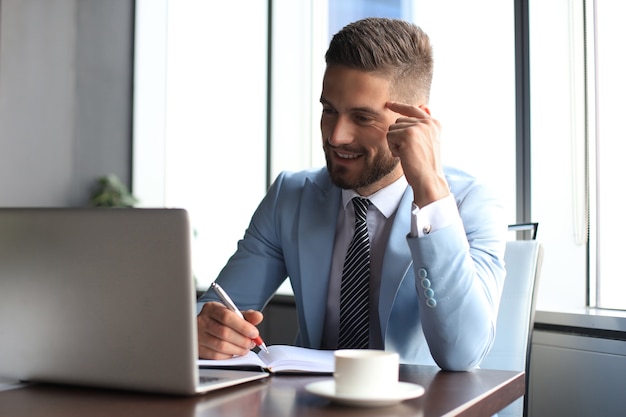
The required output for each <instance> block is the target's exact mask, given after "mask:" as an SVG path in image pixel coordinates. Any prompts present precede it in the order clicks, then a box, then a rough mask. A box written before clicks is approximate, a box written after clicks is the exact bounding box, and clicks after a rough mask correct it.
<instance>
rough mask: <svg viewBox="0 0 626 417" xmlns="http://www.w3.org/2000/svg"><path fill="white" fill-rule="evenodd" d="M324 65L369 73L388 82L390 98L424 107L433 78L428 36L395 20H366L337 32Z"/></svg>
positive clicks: (414, 26)
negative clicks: (379, 76) (384, 78)
mask: <svg viewBox="0 0 626 417" xmlns="http://www.w3.org/2000/svg"><path fill="white" fill-rule="evenodd" d="M326 65H329V66H330V65H343V66H346V67H348V68H353V69H357V70H360V71H365V72H372V73H375V74H378V75H381V76H384V77H386V78H389V79H390V81H391V86H392V91H391V94H392V97H394V98H396V99H400V100H405V101H409V103H411V104H414V103H415V102H416V101H418V102H420V103H419V104H423V103H427V102H428V99H429V96H430V86H431V83H432V78H433V53H432V46H431V45H430V40H429V38H428V35H426V33H425V32H424V31H423V30H422V29H420V28H419V27H418V26H416V25H414V24H412V23H409V22H405V21H403V20H398V19H387V18H366V19H362V20H359V21H356V22H354V23H350V24H349V25H347V26H345V27H344V28H343V29H341V30H340V31H339V32H337V33H336V34H335V35H334V36H333V38H332V40H331V41H330V46H329V47H328V50H327V51H326Z"/></svg>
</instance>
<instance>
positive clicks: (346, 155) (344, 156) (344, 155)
mask: <svg viewBox="0 0 626 417" xmlns="http://www.w3.org/2000/svg"><path fill="white" fill-rule="evenodd" d="M335 154H336V155H337V156H338V157H340V158H342V159H355V158H358V157H359V156H361V155H360V154H351V153H341V152H338V151H335Z"/></svg>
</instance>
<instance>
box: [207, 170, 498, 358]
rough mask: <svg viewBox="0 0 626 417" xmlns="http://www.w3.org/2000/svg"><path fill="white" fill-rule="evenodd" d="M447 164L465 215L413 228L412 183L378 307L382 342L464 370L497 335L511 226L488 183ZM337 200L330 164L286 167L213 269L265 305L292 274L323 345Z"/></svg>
mask: <svg viewBox="0 0 626 417" xmlns="http://www.w3.org/2000/svg"><path fill="white" fill-rule="evenodd" d="M445 172H446V177H447V180H448V184H449V185H450V189H451V191H452V193H453V194H454V197H455V199H456V202H457V206H458V208H459V213H460V215H461V219H462V223H463V224H455V225H452V226H448V227H445V228H443V229H441V230H438V231H436V232H433V233H431V234H429V235H426V236H423V237H420V238H411V237H408V232H409V231H410V225H411V223H410V222H411V218H410V217H411V204H412V197H413V192H412V190H411V188H410V187H407V190H406V191H405V193H404V196H403V198H402V201H401V202H400V206H399V208H398V212H397V214H396V217H395V220H394V224H393V226H392V229H391V235H390V237H389V242H388V244H387V248H386V251H385V255H384V261H383V270H382V276H381V288H380V299H379V311H378V313H379V319H380V323H381V334H382V335H383V339H384V344H385V350H391V351H396V352H398V353H399V354H400V360H401V362H402V363H417V364H434V363H436V364H437V365H439V366H440V367H441V368H442V369H447V370H466V369H470V368H472V367H474V366H477V365H478V364H479V363H480V361H481V360H482V358H483V357H484V356H485V355H486V354H487V353H488V351H489V349H490V347H491V344H492V342H493V338H494V334H495V325H496V318H497V310H498V304H499V300H500V294H501V292H502V286H503V283H504V276H505V272H504V261H503V258H504V248H505V240H506V233H507V231H506V230H507V228H506V222H505V221H504V217H503V210H502V207H501V206H500V204H499V203H498V201H497V200H496V199H495V198H494V197H493V195H492V194H491V193H490V191H489V190H488V189H487V188H486V187H485V186H483V185H481V184H479V183H478V182H476V180H475V179H474V178H473V177H471V176H469V175H467V174H465V173H463V172H462V171H459V170H455V169H452V168H446V171H445ZM340 207H341V190H340V189H339V188H338V187H336V186H335V185H333V184H332V182H331V179H330V176H329V175H328V172H327V170H326V168H322V169H317V170H309V171H303V172H297V173H282V174H280V175H279V176H278V178H277V179H276V181H275V182H274V184H273V185H272V186H271V187H270V189H269V191H268V193H267V195H266V196H265V198H264V199H263V201H262V202H261V204H260V205H259V207H258V208H257V210H256V212H255V214H254V215H253V217H252V220H251V222H250V225H249V227H248V229H247V230H246V233H245V236H244V238H243V239H242V240H240V241H239V243H238V248H237V251H236V252H235V254H234V255H233V256H232V257H231V259H230V260H229V261H228V263H227V265H226V266H225V267H224V269H223V270H222V271H221V273H220V275H219V277H218V278H217V281H218V283H219V284H220V285H221V286H222V287H223V288H224V289H225V290H226V291H227V292H228V293H229V294H230V296H231V298H233V300H234V301H235V303H236V304H237V305H238V306H239V308H240V309H242V310H245V309H256V310H262V309H263V307H265V305H266V304H267V302H268V301H269V300H270V299H271V297H272V296H273V294H274V293H275V291H276V290H277V289H278V287H279V286H280V285H281V284H282V282H283V281H284V280H285V278H286V277H289V278H290V281H291V285H292V288H293V293H294V296H295V301H296V306H297V312H298V323H299V326H300V329H299V335H298V340H297V341H296V343H297V344H298V345H301V346H306V347H312V348H319V347H320V345H321V339H322V333H323V325H324V315H325V309H326V300H327V293H328V283H329V274H330V266H331V260H332V259H331V258H332V253H333V242H334V240H335V228H336V223H337V216H338V210H339V209H340ZM208 300H216V298H215V297H214V294H212V293H211V292H207V293H206V294H205V295H204V296H203V297H202V298H201V299H200V301H199V303H200V305H201V304H203V303H204V302H206V301H208ZM433 360H434V362H433Z"/></svg>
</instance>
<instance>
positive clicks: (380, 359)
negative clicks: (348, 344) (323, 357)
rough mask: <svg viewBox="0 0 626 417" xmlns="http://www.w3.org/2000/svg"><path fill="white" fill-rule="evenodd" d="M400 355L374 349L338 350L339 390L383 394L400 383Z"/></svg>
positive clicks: (362, 393)
mask: <svg viewBox="0 0 626 417" xmlns="http://www.w3.org/2000/svg"><path fill="white" fill-rule="evenodd" d="M398 376H399V356H398V354H397V353H395V352H385V351H384V350H373V349H342V350H337V351H335V373H334V378H335V393H336V394H337V395H346V396H380V395H381V394H385V393H387V392H389V391H391V390H393V389H394V388H396V386H397V385H398Z"/></svg>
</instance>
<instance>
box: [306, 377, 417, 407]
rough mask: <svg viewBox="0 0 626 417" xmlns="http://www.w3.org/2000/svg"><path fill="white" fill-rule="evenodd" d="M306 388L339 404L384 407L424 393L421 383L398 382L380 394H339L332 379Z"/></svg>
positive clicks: (314, 383)
mask: <svg viewBox="0 0 626 417" xmlns="http://www.w3.org/2000/svg"><path fill="white" fill-rule="evenodd" d="M306 390H307V391H309V392H310V393H313V394H316V395H319V396H322V397H324V398H328V399H329V400H331V401H333V402H336V403H339V404H344V405H355V406H359V407H383V406H388V405H393V404H396V403H399V402H401V401H404V400H408V399H410V398H417V397H419V396H421V395H423V394H424V387H422V386H421V385H417V384H411V383H408V382H398V386H397V387H395V388H394V389H393V390H390V391H391V392H389V393H387V394H384V395H382V394H381V395H380V396H372V395H368V396H365V397H364V396H355V395H338V394H336V393H335V381H334V380H332V379H330V380H325V381H318V382H313V383H311V384H309V385H307V386H306Z"/></svg>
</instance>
